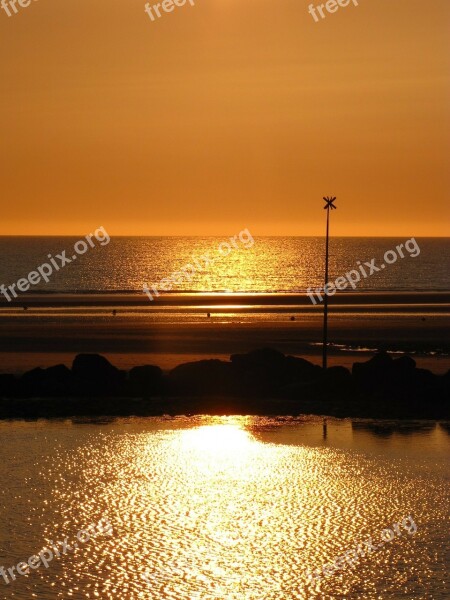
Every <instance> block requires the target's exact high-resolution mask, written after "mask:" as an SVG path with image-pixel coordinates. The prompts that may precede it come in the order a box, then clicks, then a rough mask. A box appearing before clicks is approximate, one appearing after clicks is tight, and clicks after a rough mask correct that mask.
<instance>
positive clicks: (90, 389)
mask: <svg viewBox="0 0 450 600" xmlns="http://www.w3.org/2000/svg"><path fill="white" fill-rule="evenodd" d="M72 373H73V375H74V377H75V380H76V388H77V391H78V393H84V394H89V395H98V396H104V395H107V394H120V393H121V391H122V384H123V382H124V374H123V373H122V372H120V371H119V369H117V368H116V367H114V366H113V365H112V364H111V363H110V362H109V361H108V360H107V359H106V358H105V357H104V356H100V355H99V354H78V355H77V356H76V357H75V360H74V361H73V365H72Z"/></svg>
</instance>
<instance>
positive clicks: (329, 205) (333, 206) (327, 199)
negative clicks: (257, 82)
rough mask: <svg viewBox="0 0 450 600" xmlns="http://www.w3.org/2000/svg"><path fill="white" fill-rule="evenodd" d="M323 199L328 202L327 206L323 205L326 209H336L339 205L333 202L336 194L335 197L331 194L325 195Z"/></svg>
mask: <svg viewBox="0 0 450 600" xmlns="http://www.w3.org/2000/svg"><path fill="white" fill-rule="evenodd" d="M323 199H324V200H325V202H326V204H325V206H324V207H323V208H324V210H329V209H330V208H331V210H333V209H335V210H336V208H337V206H335V205H334V204H333V202H334V201H335V200H336V196H334V197H333V198H332V197H331V196H324V197H323Z"/></svg>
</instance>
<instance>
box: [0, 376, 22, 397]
mask: <svg viewBox="0 0 450 600" xmlns="http://www.w3.org/2000/svg"><path fill="white" fill-rule="evenodd" d="M17 392H18V380H17V379H16V377H14V375H9V374H5V375H0V398H1V397H3V398H7V397H13V396H16V395H17Z"/></svg>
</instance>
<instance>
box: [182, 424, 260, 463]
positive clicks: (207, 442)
mask: <svg viewBox="0 0 450 600" xmlns="http://www.w3.org/2000/svg"><path fill="white" fill-rule="evenodd" d="M181 442H182V445H183V446H185V447H186V449H188V448H189V449H192V450H199V451H202V452H207V453H210V454H215V453H220V454H227V455H230V454H237V455H240V454H241V453H242V452H245V450H246V449H249V448H251V446H252V445H253V444H254V443H255V441H254V440H253V438H252V436H251V435H250V434H249V432H248V431H246V430H245V429H243V428H242V427H241V426H240V425H238V424H234V425H231V424H230V425H227V424H216V425H205V426H203V427H197V428H195V429H190V430H187V431H184V432H183V434H182V440H181Z"/></svg>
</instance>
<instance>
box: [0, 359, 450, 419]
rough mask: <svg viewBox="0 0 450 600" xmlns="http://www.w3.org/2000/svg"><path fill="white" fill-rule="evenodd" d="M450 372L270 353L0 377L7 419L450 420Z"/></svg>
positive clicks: (404, 363) (392, 362)
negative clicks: (337, 363) (331, 363)
mask: <svg viewBox="0 0 450 600" xmlns="http://www.w3.org/2000/svg"><path fill="white" fill-rule="evenodd" d="M449 398H450V371H449V372H447V373H446V374H445V375H434V374H433V373H431V372H430V371H427V370H425V369H418V368H417V367H416V363H415V361H414V360H413V359H412V358H411V357H409V356H406V355H405V356H401V357H400V358H396V359H393V358H392V357H391V356H390V355H388V354H386V353H384V352H381V353H379V354H377V355H375V356H374V357H373V358H372V359H370V360H369V361H367V362H361V363H355V364H354V365H353V368H352V371H351V372H350V371H349V370H348V369H346V368H344V367H330V368H328V369H327V370H326V371H324V370H323V369H322V368H321V367H319V366H317V365H314V364H312V363H310V362H309V361H307V360H305V359H302V358H297V357H294V356H285V355H284V354H282V353H280V352H278V351H276V350H272V349H270V348H266V349H262V350H255V351H252V352H249V353H247V354H234V355H232V356H231V357H230V361H221V360H201V361H197V362H191V363H185V364H181V365H179V366H177V367H176V368H174V369H173V370H172V371H170V372H169V373H163V372H162V370H161V369H160V368H159V367H157V366H153V365H144V366H137V367H134V368H133V369H131V370H130V371H121V370H119V369H117V368H116V367H114V366H113V365H112V364H111V363H110V362H109V361H108V360H107V359H106V358H104V357H103V356H100V355H97V354H79V355H77V356H76V357H75V359H74V362H73V365H72V369H69V368H67V367H66V366H64V365H56V366H54V367H50V368H47V369H41V368H37V369H33V370H32V371H28V372H26V373H24V374H23V375H22V376H21V377H15V376H13V375H0V418H15V417H24V418H38V417H65V416H99V415H104V416H125V415H161V414H195V413H204V414H231V413H234V414H271V415H285V414H291V415H296V414H305V413H306V414H327V415H333V416H340V417H374V418H383V417H386V418H393V417H396V418H431V419H447V418H449V409H448V407H449Z"/></svg>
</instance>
